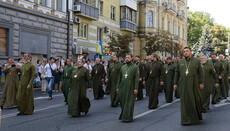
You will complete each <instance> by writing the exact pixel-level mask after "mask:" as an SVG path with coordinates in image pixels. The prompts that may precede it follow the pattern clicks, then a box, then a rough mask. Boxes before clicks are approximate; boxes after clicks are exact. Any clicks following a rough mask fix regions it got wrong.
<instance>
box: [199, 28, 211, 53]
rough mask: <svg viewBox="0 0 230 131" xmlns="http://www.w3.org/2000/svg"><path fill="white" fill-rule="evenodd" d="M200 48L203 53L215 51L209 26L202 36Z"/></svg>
mask: <svg viewBox="0 0 230 131" xmlns="http://www.w3.org/2000/svg"><path fill="white" fill-rule="evenodd" d="M199 46H200V47H199V48H200V49H201V50H203V51H213V48H214V47H213V44H212V36H211V34H210V33H209V27H208V25H205V26H204V28H203V32H202V36H201V38H200V42H199Z"/></svg>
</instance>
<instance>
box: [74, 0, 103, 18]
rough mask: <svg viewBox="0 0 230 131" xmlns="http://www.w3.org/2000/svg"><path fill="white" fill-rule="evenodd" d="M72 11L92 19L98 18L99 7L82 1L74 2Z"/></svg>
mask: <svg viewBox="0 0 230 131" xmlns="http://www.w3.org/2000/svg"><path fill="white" fill-rule="evenodd" d="M73 12H74V13H75V14H76V15H79V16H84V17H86V18H89V19H92V20H98V18H99V9H98V8H96V7H94V6H91V5H89V4H87V3H84V2H80V1H79V2H75V3H74V7H73Z"/></svg>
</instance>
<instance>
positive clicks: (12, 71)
mask: <svg viewBox="0 0 230 131" xmlns="http://www.w3.org/2000/svg"><path fill="white" fill-rule="evenodd" d="M20 71H21V69H20V67H19V65H15V63H14V59H13V58H9V59H8V64H7V65H6V66H5V68H4V69H3V70H2V72H3V73H5V86H4V90H3V94H2V99H1V103H0V106H1V109H3V107H12V106H15V105H17V101H16V95H17V91H18V85H19V78H18V73H19V72H20ZM0 79H1V78H0ZM0 84H1V83H0Z"/></svg>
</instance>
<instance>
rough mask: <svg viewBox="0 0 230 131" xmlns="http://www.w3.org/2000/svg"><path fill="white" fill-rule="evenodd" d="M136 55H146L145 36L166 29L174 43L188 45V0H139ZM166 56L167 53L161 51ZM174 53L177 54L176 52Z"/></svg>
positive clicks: (143, 56)
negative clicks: (144, 48)
mask: <svg viewBox="0 0 230 131" xmlns="http://www.w3.org/2000/svg"><path fill="white" fill-rule="evenodd" d="M137 5H138V6H137V11H138V16H137V17H138V21H137V37H136V38H135V55H140V56H141V58H145V57H146V53H145V51H144V50H143V47H144V46H145V38H144V36H145V35H147V34H156V32H160V31H166V32H168V33H170V34H171V35H172V36H173V39H174V40H173V41H174V43H179V44H182V45H183V46H185V45H187V0H138V1H137ZM159 54H161V55H162V57H164V56H165V55H166V53H159ZM174 55H177V54H176V52H175V53H174Z"/></svg>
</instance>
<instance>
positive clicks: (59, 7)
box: [56, 0, 62, 11]
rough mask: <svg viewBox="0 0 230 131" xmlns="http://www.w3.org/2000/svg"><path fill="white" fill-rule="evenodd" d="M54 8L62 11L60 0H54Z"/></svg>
mask: <svg viewBox="0 0 230 131" xmlns="http://www.w3.org/2000/svg"><path fill="white" fill-rule="evenodd" d="M56 10H59V11H62V0H56Z"/></svg>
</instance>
